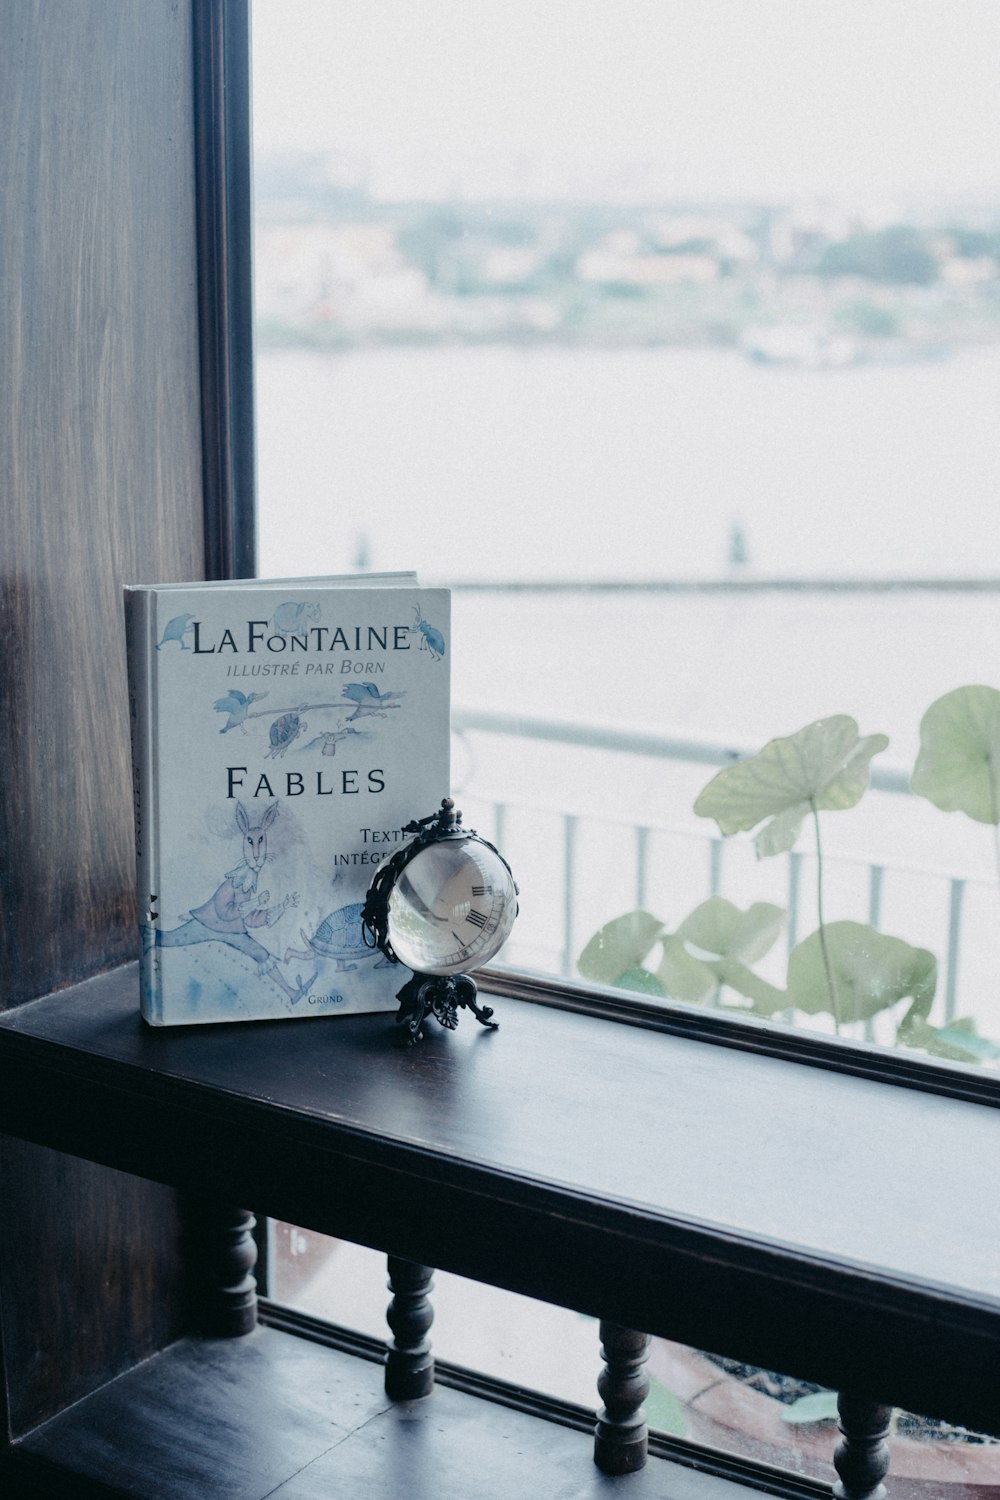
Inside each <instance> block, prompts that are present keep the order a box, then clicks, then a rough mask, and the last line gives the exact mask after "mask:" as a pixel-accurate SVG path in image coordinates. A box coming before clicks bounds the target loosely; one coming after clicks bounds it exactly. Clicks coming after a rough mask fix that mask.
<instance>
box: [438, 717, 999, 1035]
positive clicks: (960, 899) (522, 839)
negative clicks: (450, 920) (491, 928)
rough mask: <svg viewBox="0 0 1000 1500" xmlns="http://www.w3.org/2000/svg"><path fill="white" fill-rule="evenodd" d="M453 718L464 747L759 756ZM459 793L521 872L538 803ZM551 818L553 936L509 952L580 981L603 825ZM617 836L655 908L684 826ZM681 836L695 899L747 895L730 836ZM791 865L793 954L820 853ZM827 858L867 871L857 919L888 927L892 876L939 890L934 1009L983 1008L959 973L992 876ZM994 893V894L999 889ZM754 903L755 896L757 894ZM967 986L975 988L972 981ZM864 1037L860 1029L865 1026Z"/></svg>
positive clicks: (946, 1015) (530, 720) (906, 792)
mask: <svg viewBox="0 0 1000 1500" xmlns="http://www.w3.org/2000/svg"><path fill="white" fill-rule="evenodd" d="M452 723H453V729H454V731H455V734H456V735H457V736H458V738H459V740H460V742H465V743H474V740H475V737H476V736H480V735H481V736H491V737H493V736H500V737H504V738H510V739H514V740H517V741H519V742H521V743H522V744H523V743H524V742H536V743H543V744H545V745H549V746H552V747H553V749H555V748H557V747H559V746H572V747H574V748H576V749H581V748H582V749H588V750H594V751H600V752H606V753H608V754H610V755H615V754H622V755H632V756H641V757H646V758H651V759H654V760H661V761H665V762H676V763H686V764H690V765H703V766H706V767H723V766H726V765H730V764H732V763H733V762H734V761H737V760H740V759H743V758H744V757H746V756H748V755H750V754H752V753H753V750H751V749H750V748H747V747H742V746H738V745H736V744H733V743H730V742H722V741H712V740H709V739H696V738H685V737H681V736H676V735H664V734H656V733H643V732H635V731H628V730H619V729H615V728H609V727H606V726H602V725H594V724H590V725H585V724H578V723H570V722H566V721H560V720H555V719H547V718H542V717H534V716H527V717H525V716H521V715H516V714H509V713H502V712H497V711H494V710H489V709H481V708H462V707H458V708H456V709H455V710H454V711H453V715H452ZM473 759H474V758H473ZM871 786H872V789H873V790H874V791H876V792H881V793H887V794H889V795H891V796H893V797H897V796H898V797H910V796H912V795H913V794H912V792H911V790H910V784H909V777H908V775H907V773H906V772H905V771H904V770H902V769H900V768H898V767H892V766H884V765H879V764H878V763H877V762H876V763H875V764H874V765H873V767H872V774H871ZM460 790H461V796H462V799H463V804H464V803H469V804H470V805H473V806H474V807H475V808H476V809H478V812H477V816H479V817H480V818H481V819H485V818H486V817H489V818H491V819H492V826H493V832H494V836H495V837H496V839H497V841H498V842H499V843H500V845H501V846H502V847H504V848H505V850H506V851H507V853H508V854H509V856H510V858H511V861H512V863H513V864H514V866H515V869H517V868H518V865H519V864H520V865H521V867H522V868H524V867H525V866H527V865H530V864H531V863H532V862H533V858H534V856H533V853H532V849H531V846H530V843H529V839H528V835H527V834H526V833H525V832H524V831H522V832H521V834H520V835H518V833H517V832H516V831H515V827H514V825H515V823H516V822H517V821H518V818H517V815H518V814H519V813H520V814H522V815H523V817H522V818H521V821H522V822H523V823H525V824H528V823H530V822H531V814H532V813H533V812H534V811H536V810H535V809H533V808H532V804H531V803H530V801H529V799H528V798H527V797H525V798H524V799H523V800H520V799H515V798H511V797H505V798H497V797H496V796H494V795H492V794H491V791H490V789H489V787H487V786H485V785H479V784H477V777H476V774H475V771H473V773H472V774H471V775H470V777H469V778H468V781H467V783H466V785H465V786H464V787H462V788H461V789H460ZM546 815H547V817H548V818H549V821H550V826H551V820H552V818H553V817H554V818H555V819H556V821H557V823H558V825H559V835H558V837H559V841H560V843H561V855H560V861H559V863H560V875H559V880H558V887H559V888H558V892H557V893H556V894H553V893H551V892H550V893H549V896H550V906H551V910H550V919H549V921H548V923H547V931H548V934H549V936H548V939H547V943H546V944H545V945H542V946H539V945H537V944H536V945H534V946H533V948H532V950H531V952H530V953H525V952H522V951H519V950H515V949H513V948H512V949H510V950H508V951H509V952H510V954H511V961H512V962H515V963H517V964H518V965H519V966H524V967H539V968H542V969H543V970H544V971H545V972H549V973H556V974H560V975H563V976H566V977H573V976H574V975H575V974H576V972H577V971H576V962H577V958H578V957H579V954H580V951H581V949H582V948H583V946H584V944H585V943H586V941H587V939H588V938H589V937H590V936H591V931H592V929H587V928H586V927H585V926H584V925H583V924H582V923H581V920H580V905H581V902H580V878H581V871H580V858H579V847H580V840H581V835H582V832H583V831H584V829H585V828H586V827H587V825H588V822H594V821H597V820H598V815H597V814H592V813H589V812H586V811H583V812H581V811H579V810H577V809H555V810H554V809H552V808H548V809H546ZM601 821H606V819H604V818H601ZM619 833H620V834H622V835H624V836H625V837H627V838H629V839H631V841H632V845H633V850H632V893H633V895H634V900H633V901H632V903H631V904H632V905H633V906H634V907H645V908H648V909H650V910H653V911H657V910H658V908H657V905H656V900H657V896H656V892H655V891H653V890H652V888H651V883H650V875H649V868H650V850H651V846H652V844H653V841H654V840H655V839H656V837H657V836H658V835H661V834H664V833H666V834H670V833H673V834H675V835H677V830H676V829H671V828H670V827H669V826H668V825H664V824H657V823H653V822H650V823H630V824H628V825H627V826H625V825H619ZM679 836H680V837H683V838H684V839H686V840H690V841H692V842H693V843H694V844H698V845H700V846H701V850H702V853H703V855H704V864H703V871H704V876H703V881H702V890H701V892H700V893H699V894H697V896H696V900H702V899H704V898H705V897H707V896H710V895H721V894H724V895H728V896H730V899H733V900H736V901H737V902H739V901H740V899H741V896H742V892H741V891H740V890H739V889H736V888H735V886H736V885H738V882H732V881H729V880H728V879H727V858H726V856H727V846H726V843H725V841H724V840H723V839H721V838H720V837H719V836H718V835H714V836H713V835H712V834H711V833H710V832H708V831H707V830H706V832H704V833H692V832H690V831H684V832H683V833H682V834H680V835H679ZM784 863H785V873H784V881H783V885H784V902H783V904H784V905H785V906H786V908H787V912H788V921H787V936H786V947H787V951H788V952H791V950H792V948H794V947H795V945H796V943H797V942H799V941H800V940H801V939H802V938H803V937H804V936H805V935H806V934H807V932H808V931H810V930H811V926H812V925H815V923H814V920H813V919H812V917H811V909H810V907H809V902H808V893H807V890H806V886H807V883H808V881H807V876H808V873H809V872H810V870H811V867H813V866H814V865H815V859H814V856H813V855H812V854H811V853H809V852H803V851H800V850H793V851H792V852H791V853H789V854H788V855H786V856H784ZM825 863H826V865H827V868H830V867H831V866H832V867H840V868H841V869H842V870H843V869H845V868H846V867H848V866H852V865H853V866H854V873H855V875H858V874H859V873H862V872H863V881H864V896H863V898H861V897H859V898H858V900H857V902H856V909H854V910H852V911H851V912H850V913H849V915H850V916H851V917H853V918H854V919H855V920H858V921H867V922H869V923H870V924H871V925H872V926H873V927H877V928H881V927H882V918H883V912H884V908H885V904H886V894H887V891H888V890H889V889H890V887H891V883H892V881H893V878H894V877H898V876H904V875H905V876H913V875H914V874H916V875H917V876H919V878H920V879H921V880H922V881H923V883H924V885H925V887H927V888H928V889H931V888H933V891H934V895H933V900H934V902H935V904H936V906H937V920H936V923H935V926H936V928H937V930H938V931H939V932H941V933H943V934H944V942H943V943H939V944H938V945H937V946H936V948H935V951H936V954H937V958H938V963H939V973H940V981H939V987H938V994H937V998H936V1001H935V1006H934V1019H935V1021H936V1023H937V1024H938V1025H944V1024H948V1023H950V1022H952V1021H954V1020H955V1019H956V1018H957V1017H958V1015H959V1014H960V1012H961V1011H964V1012H965V1013H968V1012H970V1011H972V1010H975V1009H976V1006H975V1004H974V1003H973V1001H970V997H969V994H966V995H965V996H964V1004H961V1005H960V993H959V976H960V973H962V972H963V969H964V967H965V966H966V960H967V958H968V956H969V947H970V941H971V943H972V945H973V946H975V945H976V944H979V946H982V942H981V940H982V939H986V940H988V938H989V934H988V933H979V932H970V931H967V930H966V929H967V927H969V926H970V924H969V923H968V921H967V912H968V901H967V897H968V894H969V891H970V888H974V889H977V890H979V891H982V890H984V889H985V887H986V884H987V883H986V882H984V881H982V880H978V879H974V878H972V877H969V876H965V875H957V874H949V873H947V872H941V871H934V870H928V869H921V870H919V871H916V872H915V871H913V870H912V869H911V868H909V867H908V866H906V865H904V864H891V863H889V862H888V861H885V860H878V861H871V862H868V861H861V860H847V859H844V858H843V857H839V858H838V857H836V856H832V857H831V856H826V857H825ZM692 864H693V862H692ZM995 894H996V893H995V892H994V893H993V895H994V896H995ZM743 899H745V898H743ZM750 899H757V898H756V897H751V898H750ZM692 904H695V903H694V902H693V903H692ZM556 907H557V908H558V911H557V912H556ZM625 909H627V908H626V907H624V906H623V907H621V910H625ZM618 914H620V912H618V911H609V912H608V914H607V915H608V917H610V916H613V915H618ZM841 915H845V913H841ZM925 946H928V947H932V948H934V947H935V945H934V944H932V943H927V944H925ZM970 977H971V976H970ZM969 988H970V991H971V989H972V985H971V984H970V987H969ZM985 1024H986V1026H987V1028H988V1029H989V1028H990V1027H992V1029H993V1030H995V1029H996V1021H994V1020H992V1018H985ZM858 1034H859V1035H860V1034H862V1033H861V1032H860V1031H859V1033H858ZM863 1034H864V1035H865V1036H867V1038H868V1039H873V1038H874V1032H873V1028H872V1025H871V1023H867V1024H866V1026H865V1028H864V1032H863Z"/></svg>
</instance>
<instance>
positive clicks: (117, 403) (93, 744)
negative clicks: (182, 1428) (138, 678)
mask: <svg viewBox="0 0 1000 1500" xmlns="http://www.w3.org/2000/svg"><path fill="white" fill-rule="evenodd" d="M194 3H195V4H196V5H200V4H201V3H202V0H194ZM191 8H192V6H191V0H143V3H141V4H121V3H120V0H0V36H2V37H3V44H2V46H0V133H2V136H3V140H4V143H5V145H4V150H3V151H2V152H0V390H2V392H3V401H2V403H0V497H2V504H0V765H2V766H3V787H2V791H0V845H2V847H3V850H4V858H3V860H2V861H0V1008H4V1007H16V1006H17V1005H18V1004H20V1003H22V1002H24V1001H26V1000H29V999H31V998H32V997H33V996H35V995H37V994H39V993H42V992H47V991H49V990H51V989H53V988H59V987H60V986H65V985H68V984H71V983H72V982H74V981H76V980H78V979H80V978H81V977H84V976H87V975H90V974H93V973H95V972H100V971H101V970H104V969H107V968H109V967H112V966H114V965H115V964H117V963H120V962H121V961H122V960H123V959H125V958H127V957H128V956H130V955H131V954H132V953H133V952H134V951H135V949H136V938H135V920H134V896H133V885H134V875H133V870H134V852H133V848H134V846H133V830H132V811H131V777H130V765H129V749H128V716H127V699H126V688H125V669H124V646H123V631H122V605H121V590H122V585H123V584H124V583H125V582H138V581H153V580H159V579H183V578H197V577H201V576H203V571H204V539H203V538H204V519H203V506H202V465H203V453H202V425H201V381H200V376H201V372H200V353H199V307H198V264H197V253H196V240H197V237H196V194H195V162H194V140H195V131H194V120H193V110H194V88H193V25H192V14H191ZM42 1107H43V1108H44V1103H43V1105H42ZM70 1149H72V1145H71V1144H70ZM180 1235H181V1223H180V1219H179V1216H178V1209H177V1206H176V1203H175V1198H174V1194H173V1193H172V1191H169V1190H167V1189H165V1188H162V1187H159V1186H155V1185H153V1184H151V1183H148V1182H140V1181H138V1180H135V1179H132V1178H128V1177H124V1176H121V1175H120V1174H115V1173H111V1172H107V1171H105V1170H103V1169H101V1168H98V1167H93V1166H89V1165H87V1164H85V1163H83V1162H82V1161H78V1160H75V1159H73V1158H71V1157H59V1156H57V1155H55V1154H54V1153H51V1152H42V1151H39V1150H37V1148H34V1147H32V1148H27V1147H21V1146H16V1147H15V1146H13V1145H12V1146H10V1147H9V1148H8V1149H5V1150H4V1151H3V1153H2V1156H0V1345H2V1348H3V1356H4V1370H5V1379H4V1381H3V1383H2V1389H3V1390H4V1391H5V1392H6V1400H7V1406H8V1410H7V1418H8V1421H9V1422H10V1423H11V1424H12V1425H13V1428H14V1430H15V1432H17V1431H22V1430H23V1429H24V1428H25V1427H26V1426H27V1425H30V1423H32V1422H34V1421H37V1420H39V1419H40V1418H42V1417H43V1416H47V1415H49V1414H50V1413H51V1412H52V1411H55V1410H57V1409H59V1408H60V1407H61V1406H63V1405H65V1404H67V1403H68V1402H72V1401H74V1400H76V1399H78V1398H79V1397H80V1396H82V1395H84V1394H86V1392H88V1391H90V1390H92V1389H93V1388H94V1387H95V1385H97V1384H98V1383H99V1382H100V1381H101V1380H102V1379H106V1378H108V1377H109V1376H111V1375H114V1374H117V1372H118V1371H119V1370H121V1369H124V1368H126V1367H127V1366H128V1365H129V1364H130V1363H131V1362H132V1361H133V1360H134V1359H137V1358H141V1357H142V1356H143V1355H144V1354H146V1353H148V1352H150V1351H151V1350H153V1349H155V1348H157V1347H160V1346H162V1344H163V1343H164V1342H166V1341H167V1340H168V1339H170V1338H173V1337H175V1336H176V1335H177V1334H178V1333H179V1332H181V1331H182V1330H183V1328H184V1326H185V1307H186V1299H185V1297H184V1296H183V1295H182V1287H181V1284H180V1272H179V1269H178V1265H179V1261H178V1253H179V1252H178V1246H179V1239H180ZM2 1415H3V1413H2V1412H0V1417H2ZM6 1426H7V1422H5V1421H0V1433H2V1432H3V1431H4V1430H5V1429H6Z"/></svg>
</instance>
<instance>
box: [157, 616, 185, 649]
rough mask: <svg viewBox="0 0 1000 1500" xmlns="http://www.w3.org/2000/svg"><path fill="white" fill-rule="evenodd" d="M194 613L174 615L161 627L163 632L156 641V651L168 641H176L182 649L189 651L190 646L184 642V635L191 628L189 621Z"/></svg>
mask: <svg viewBox="0 0 1000 1500" xmlns="http://www.w3.org/2000/svg"><path fill="white" fill-rule="evenodd" d="M193 619H194V615H174V618H173V619H172V620H168V621H167V623H166V625H164V627H163V634H162V636H161V637H160V639H159V640H158V641H157V643H156V649H157V651H161V650H162V649H163V647H164V646H165V645H166V644H167V642H168V641H176V642H177V644H178V645H179V646H180V648H181V650H182V651H190V650H191V647H190V646H186V645H185V644H184V637H185V636H186V635H187V633H188V631H189V630H190V629H191V621H192V620H193Z"/></svg>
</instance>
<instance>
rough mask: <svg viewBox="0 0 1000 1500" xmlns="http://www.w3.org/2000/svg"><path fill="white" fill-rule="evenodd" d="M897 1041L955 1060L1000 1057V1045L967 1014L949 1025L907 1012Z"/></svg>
mask: <svg viewBox="0 0 1000 1500" xmlns="http://www.w3.org/2000/svg"><path fill="white" fill-rule="evenodd" d="M896 1041H897V1043H898V1044H899V1045H900V1046H901V1047H916V1048H917V1049H918V1050H919V1051H921V1052H929V1053H930V1054H931V1056H932V1057H946V1058H948V1059H949V1060H950V1061H951V1062H964V1063H982V1062H995V1061H996V1059H997V1058H1000V1047H998V1046H997V1044H996V1042H991V1041H990V1039H989V1038H988V1037H985V1036H980V1035H979V1033H978V1032H977V1030H976V1023H975V1021H974V1020H973V1019H972V1017H971V1016H963V1017H962V1018H961V1019H960V1020H957V1021H952V1022H951V1023H950V1024H949V1025H947V1026H931V1025H929V1024H928V1022H927V1021H925V1020H924V1019H923V1017H922V1016H915V1017H913V1018H911V1017H910V1016H906V1017H904V1019H903V1021H902V1022H901V1023H900V1027H899V1030H898V1032H897V1034H896Z"/></svg>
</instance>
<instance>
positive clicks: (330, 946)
mask: <svg viewBox="0 0 1000 1500" xmlns="http://www.w3.org/2000/svg"><path fill="white" fill-rule="evenodd" d="M363 909H364V902H362V901H352V902H351V903H350V904H349V905H347V906H342V907H340V909H339V910H338V911H334V912H331V913H330V915H329V916H326V917H324V918H323V920H322V922H320V924H319V926H318V927H317V928H316V931H315V932H314V933H313V935H312V937H309V936H308V935H307V934H306V933H305V932H304V931H303V929H302V928H300V929H299V936H300V937H301V938H302V941H303V943H304V944H305V947H304V948H289V949H287V950H286V952H285V963H288V961H289V959H292V958H303V959H310V958H329V959H332V961H333V962H334V963H335V964H336V966H337V969H338V970H339V971H340V972H343V971H345V970H347V969H356V968H357V967H358V964H359V963H362V962H369V963H370V962H371V960H372V959H373V958H374V959H377V963H376V964H375V965H374V967H375V968H382V967H383V966H385V965H387V964H388V962H389V960H388V959H387V958H383V957H382V955H381V954H380V953H379V951H378V949H377V948H372V947H370V945H369V944H368V943H366V942H365V937H364V930H363V928H362V926H361V913H362V911H363Z"/></svg>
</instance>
